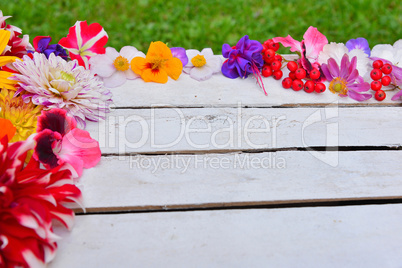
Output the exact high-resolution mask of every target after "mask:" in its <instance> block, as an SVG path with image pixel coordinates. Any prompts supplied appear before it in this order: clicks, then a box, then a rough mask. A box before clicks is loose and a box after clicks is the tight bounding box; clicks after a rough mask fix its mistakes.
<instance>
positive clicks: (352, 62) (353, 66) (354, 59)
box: [349, 56, 357, 73]
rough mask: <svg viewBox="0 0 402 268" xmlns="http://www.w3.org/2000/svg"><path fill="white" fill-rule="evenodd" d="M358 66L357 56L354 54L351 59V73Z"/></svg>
mask: <svg viewBox="0 0 402 268" xmlns="http://www.w3.org/2000/svg"><path fill="white" fill-rule="evenodd" d="M356 66H357V57H356V56H354V57H353V58H352V60H351V61H350V65H349V73H352V72H353V71H354V70H355V69H356Z"/></svg>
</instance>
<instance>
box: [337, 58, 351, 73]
mask: <svg viewBox="0 0 402 268" xmlns="http://www.w3.org/2000/svg"><path fill="white" fill-rule="evenodd" d="M348 70H349V56H348V54H345V55H343V57H342V60H341V69H340V74H339V76H340V77H342V78H346V77H347V76H348Z"/></svg>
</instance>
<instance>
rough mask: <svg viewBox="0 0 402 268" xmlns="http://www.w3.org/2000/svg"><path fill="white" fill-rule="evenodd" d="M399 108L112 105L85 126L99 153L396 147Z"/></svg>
mask: <svg viewBox="0 0 402 268" xmlns="http://www.w3.org/2000/svg"><path fill="white" fill-rule="evenodd" d="M400 118H402V109H401V108H400V107H381V108H380V107H371V108H370V109H367V108H365V107H353V108H339V107H337V106H335V107H333V106H329V107H323V108H276V109H272V108H270V109H266V108H251V109H245V108H189V109H186V108H181V109H179V108H174V109H172V108H167V109H118V110H114V111H113V113H111V114H110V115H109V116H108V118H107V119H106V121H102V122H100V123H99V124H98V123H91V124H88V126H87V130H88V131H90V133H91V135H92V137H94V138H95V139H97V140H98V141H99V142H100V146H101V150H102V152H103V153H104V154H130V153H163V152H176V153H177V152H187V153H188V152H190V153H191V152H200V151H204V152H205V151H209V152H211V151H215V152H227V151H243V150H253V149H257V150H261V149H265V150H272V149H274V150H275V149H277V148H295V147H298V148H300V147H301V148H305V147H316V146H319V147H320V146H329V147H337V146H391V147H392V146H400V145H401V142H402V134H401V133H402V125H401V124H398V123H397V122H398V121H399V120H400Z"/></svg>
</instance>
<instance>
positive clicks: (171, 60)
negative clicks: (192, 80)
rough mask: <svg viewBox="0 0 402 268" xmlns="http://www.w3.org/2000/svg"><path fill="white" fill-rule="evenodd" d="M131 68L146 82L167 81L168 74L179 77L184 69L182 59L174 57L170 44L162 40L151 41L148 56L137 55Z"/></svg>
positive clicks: (174, 77) (175, 77)
mask: <svg viewBox="0 0 402 268" xmlns="http://www.w3.org/2000/svg"><path fill="white" fill-rule="evenodd" d="M131 69H132V70H133V71H134V73H136V74H139V75H140V76H141V78H142V79H144V81H145V82H156V83H166V82H167V81H168V76H170V77H171V78H173V79H174V80H177V79H179V76H180V74H181V72H182V70H183V64H182V63H181V61H180V59H178V58H175V57H173V55H172V52H171V50H170V49H169V48H168V46H167V45H166V44H165V43H163V42H160V41H157V42H151V45H150V46H149V49H148V52H147V55H146V57H145V58H144V57H135V58H134V59H133V60H132V61H131Z"/></svg>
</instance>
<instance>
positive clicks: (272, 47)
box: [268, 42, 280, 52]
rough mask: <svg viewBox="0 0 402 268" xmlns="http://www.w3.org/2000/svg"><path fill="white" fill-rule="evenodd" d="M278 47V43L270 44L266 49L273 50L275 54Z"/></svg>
mask: <svg viewBox="0 0 402 268" xmlns="http://www.w3.org/2000/svg"><path fill="white" fill-rule="evenodd" d="M279 47H280V45H279V43H275V42H272V43H270V44H269V45H268V48H270V49H272V50H274V51H275V52H276V51H278V49H279Z"/></svg>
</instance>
